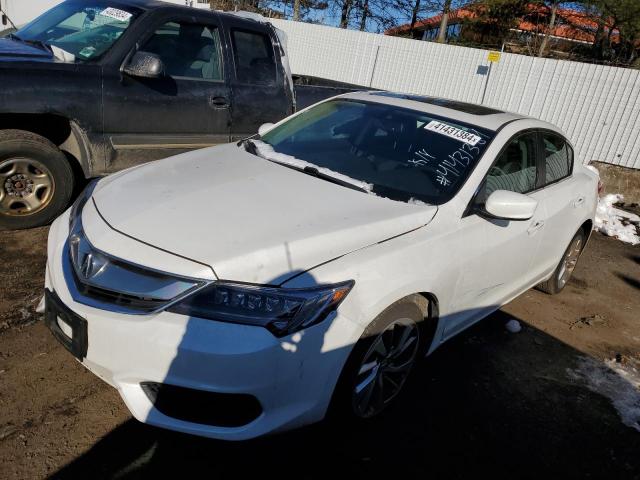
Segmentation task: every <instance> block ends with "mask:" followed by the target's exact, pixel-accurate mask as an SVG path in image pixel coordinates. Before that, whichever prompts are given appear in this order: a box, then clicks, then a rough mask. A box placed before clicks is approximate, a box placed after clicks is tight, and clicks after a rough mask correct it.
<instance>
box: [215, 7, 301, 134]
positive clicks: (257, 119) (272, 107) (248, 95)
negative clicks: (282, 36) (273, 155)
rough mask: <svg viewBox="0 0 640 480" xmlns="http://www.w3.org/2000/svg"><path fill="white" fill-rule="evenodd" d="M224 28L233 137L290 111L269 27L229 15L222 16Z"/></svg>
mask: <svg viewBox="0 0 640 480" xmlns="http://www.w3.org/2000/svg"><path fill="white" fill-rule="evenodd" d="M224 27H225V33H226V35H227V42H228V45H229V46H230V47H231V52H232V55H230V59H229V63H230V65H231V68H230V69H229V70H230V72H229V73H230V78H231V82H232V86H233V108H232V116H233V118H232V123H231V137H232V140H236V139H240V138H244V137H247V136H249V135H253V134H254V133H257V131H258V128H259V127H260V125H262V124H263V123H275V122H277V121H279V120H282V119H283V118H284V117H286V116H287V115H290V114H291V113H293V99H292V98H291V97H292V95H291V91H290V87H289V84H288V82H287V78H286V74H285V72H284V68H283V66H282V63H281V61H280V51H279V48H280V46H279V45H278V44H277V41H276V39H275V38H274V37H275V35H273V31H272V30H271V28H270V27H269V26H268V25H265V24H260V23H257V22H252V23H251V24H249V23H248V22H247V21H246V20H242V19H234V18H231V17H225V20H224Z"/></svg>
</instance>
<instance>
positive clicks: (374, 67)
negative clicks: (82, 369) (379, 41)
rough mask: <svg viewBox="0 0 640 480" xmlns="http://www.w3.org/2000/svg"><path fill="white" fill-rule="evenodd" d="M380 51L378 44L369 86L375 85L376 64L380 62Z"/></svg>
mask: <svg viewBox="0 0 640 480" xmlns="http://www.w3.org/2000/svg"><path fill="white" fill-rule="evenodd" d="M379 52H380V45H376V56H375V58H374V59H373V68H372V69H371V78H369V88H371V85H373V76H374V75H375V74H376V65H377V64H378V53H379Z"/></svg>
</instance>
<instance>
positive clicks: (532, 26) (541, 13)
mask: <svg viewBox="0 0 640 480" xmlns="http://www.w3.org/2000/svg"><path fill="white" fill-rule="evenodd" d="M479 8H482V7H481V6H470V5H468V6H465V7H460V8H458V9H455V10H451V11H450V12H449V20H448V23H449V25H455V24H457V23H462V22H463V21H465V20H469V19H474V18H477V17H478V12H479ZM528 10H529V12H528V13H527V14H526V15H524V16H523V18H521V19H520V20H519V23H518V26H517V27H516V29H518V30H522V31H527V32H534V33H544V32H545V30H546V25H547V23H548V20H547V18H548V16H549V15H550V14H551V10H550V8H549V7H547V6H545V5H535V4H529V6H528ZM441 19H442V14H438V15H434V16H432V17H429V18H425V19H424V20H420V21H418V22H416V24H415V25H414V30H416V31H423V30H431V29H432V28H437V27H438V26H439V25H440V21H441ZM538 19H539V20H538ZM410 29H411V24H408V23H407V24H404V25H400V26H398V27H395V28H391V29H389V30H387V31H386V32H385V34H386V35H402V34H404V33H408V32H409V31H410ZM597 29H598V24H597V23H596V21H595V20H594V19H593V18H592V17H591V16H589V15H587V14H586V13H585V12H580V11H578V10H573V9H570V8H558V10H557V12H556V25H555V27H554V28H553V30H552V31H551V32H550V34H551V35H552V36H555V37H560V38H566V39H568V40H578V41H583V42H593V40H594V38H595V32H596V30H597Z"/></svg>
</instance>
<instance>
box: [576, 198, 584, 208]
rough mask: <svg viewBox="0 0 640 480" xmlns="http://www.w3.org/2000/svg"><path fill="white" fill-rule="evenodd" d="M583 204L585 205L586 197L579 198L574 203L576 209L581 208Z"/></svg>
mask: <svg viewBox="0 0 640 480" xmlns="http://www.w3.org/2000/svg"><path fill="white" fill-rule="evenodd" d="M583 203H584V197H578V198H576V199H575V200H574V201H573V206H574V207H579V206H580V205H582V204H583Z"/></svg>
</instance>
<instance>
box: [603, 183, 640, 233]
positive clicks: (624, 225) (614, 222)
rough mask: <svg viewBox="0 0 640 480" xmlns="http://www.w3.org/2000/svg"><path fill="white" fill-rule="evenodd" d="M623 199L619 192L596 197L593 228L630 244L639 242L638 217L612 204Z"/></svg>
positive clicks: (639, 223)
mask: <svg viewBox="0 0 640 480" xmlns="http://www.w3.org/2000/svg"><path fill="white" fill-rule="evenodd" d="M623 201H624V197H623V196H622V195H620V194H619V193H610V194H608V195H605V196H604V197H602V198H599V199H598V208H597V209H596V218H595V225H594V229H595V230H597V231H599V232H600V233H603V234H605V235H607V236H609V237H615V238H617V239H618V240H621V241H623V242H626V243H630V244H631V245H638V244H640V235H638V226H640V217H639V216H638V215H635V214H633V213H629V212H625V211H624V210H620V209H619V208H616V207H614V206H613V204H614V203H620V202H623Z"/></svg>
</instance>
